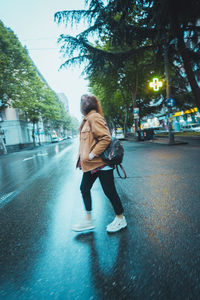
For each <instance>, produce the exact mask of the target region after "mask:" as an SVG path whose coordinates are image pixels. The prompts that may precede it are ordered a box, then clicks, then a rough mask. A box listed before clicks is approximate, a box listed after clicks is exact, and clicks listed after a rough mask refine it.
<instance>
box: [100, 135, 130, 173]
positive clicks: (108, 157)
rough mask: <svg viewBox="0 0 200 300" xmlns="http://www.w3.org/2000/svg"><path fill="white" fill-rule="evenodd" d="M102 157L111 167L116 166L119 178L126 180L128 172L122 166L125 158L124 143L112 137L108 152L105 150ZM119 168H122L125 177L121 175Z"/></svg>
mask: <svg viewBox="0 0 200 300" xmlns="http://www.w3.org/2000/svg"><path fill="white" fill-rule="evenodd" d="M100 157H101V158H102V160H103V161H104V162H105V163H106V164H108V165H109V166H111V167H112V166H116V170H117V173H118V175H119V177H121V178H123V179H126V177H127V176H126V172H125V170H124V168H123V167H122V165H121V162H122V160H123V157H124V148H123V146H122V143H121V142H120V141H119V140H118V139H116V138H114V137H112V140H111V142H110V144H109V145H108V147H107V148H106V150H104V152H103V153H102V154H101V155H100ZM118 166H120V168H121V170H122V171H123V173H124V177H122V176H121V175H120V173H119V169H118Z"/></svg>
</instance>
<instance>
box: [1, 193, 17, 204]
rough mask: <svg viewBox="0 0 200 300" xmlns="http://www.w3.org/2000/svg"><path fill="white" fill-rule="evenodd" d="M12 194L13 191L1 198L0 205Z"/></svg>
mask: <svg viewBox="0 0 200 300" xmlns="http://www.w3.org/2000/svg"><path fill="white" fill-rule="evenodd" d="M13 193H14V191H13V192H11V193H8V194H5V195H3V196H2V197H1V198H0V204H2V203H3V202H5V200H6V199H7V198H8V197H10V196H11V195H12V194H13Z"/></svg>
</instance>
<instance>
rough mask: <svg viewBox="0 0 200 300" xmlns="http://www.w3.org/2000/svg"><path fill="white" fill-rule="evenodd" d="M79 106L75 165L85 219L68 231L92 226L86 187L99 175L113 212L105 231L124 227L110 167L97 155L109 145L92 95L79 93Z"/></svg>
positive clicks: (96, 102)
mask: <svg viewBox="0 0 200 300" xmlns="http://www.w3.org/2000/svg"><path fill="white" fill-rule="evenodd" d="M80 107H81V113H82V114H83V115H84V119H83V121H82V123H81V126H80V146H79V155H78V162H77V167H79V168H80V169H81V170H82V171H83V177H82V182H81V186H80V190H81V194H82V198H83V202H84V206H85V210H86V218H85V220H84V221H83V223H82V224H77V225H74V226H73V227H72V230H74V231H86V230H91V229H94V228H95V226H94V223H93V221H92V216H91V213H92V199H91V193H90V190H91V188H92V186H93V184H94V182H95V180H96V179H97V178H99V180H100V183H101V186H102V188H103V191H104V193H105V195H106V196H107V197H108V199H109V200H110V202H111V204H112V206H113V209H114V212H115V214H116V216H115V218H114V220H113V222H112V223H110V224H109V225H108V226H107V228H106V230H107V231H108V232H116V231H119V230H120V229H122V228H125V227H126V226H127V223H126V219H125V217H124V215H123V211H124V209H123V206H122V203H121V201H120V198H119V196H118V194H117V191H116V188H115V184H114V176H113V168H112V167H110V166H108V165H106V164H105V163H104V162H103V160H102V159H101V158H100V154H102V153H103V152H104V150H105V149H106V148H107V146H108V145H109V144H110V141H111V135H110V132H109V129H108V127H107V125H106V121H105V119H104V117H103V113H102V108H101V105H100V103H99V101H98V99H97V98H96V96H94V95H88V94H86V95H83V96H82V97H81V104H80Z"/></svg>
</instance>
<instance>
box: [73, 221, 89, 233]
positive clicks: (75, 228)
mask: <svg viewBox="0 0 200 300" xmlns="http://www.w3.org/2000/svg"><path fill="white" fill-rule="evenodd" d="M94 228H95V226H94V224H93V222H92V221H88V220H84V221H83V222H82V223H80V224H75V225H74V226H72V230H73V231H87V230H91V229H94Z"/></svg>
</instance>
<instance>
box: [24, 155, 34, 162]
mask: <svg viewBox="0 0 200 300" xmlns="http://www.w3.org/2000/svg"><path fill="white" fill-rule="evenodd" d="M34 157H35V155H33V156H31V157H27V158H24V159H23V161H26V160H30V159H33V158H34Z"/></svg>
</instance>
